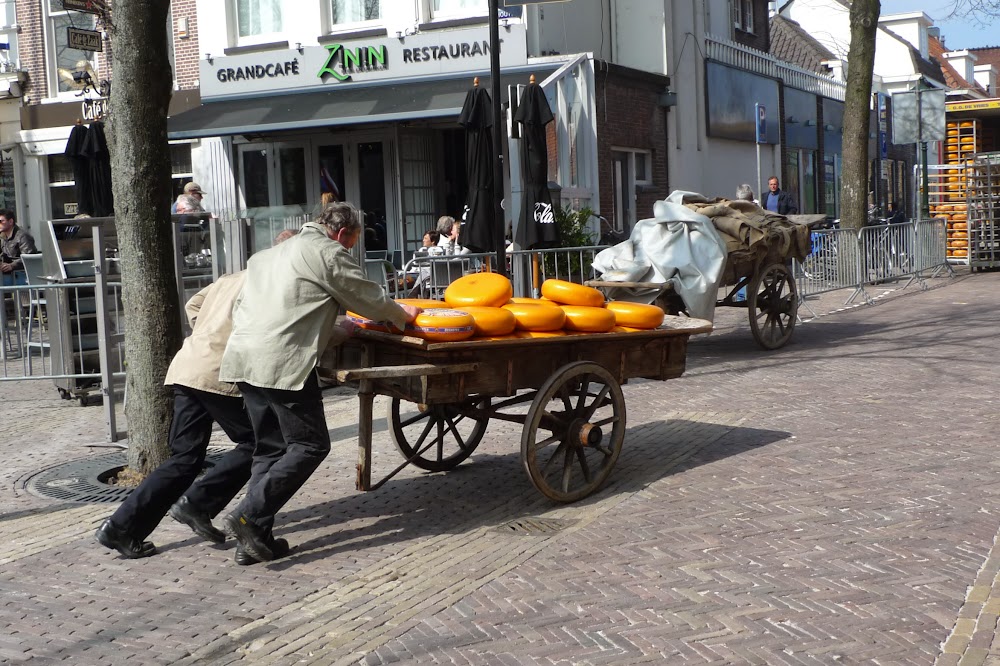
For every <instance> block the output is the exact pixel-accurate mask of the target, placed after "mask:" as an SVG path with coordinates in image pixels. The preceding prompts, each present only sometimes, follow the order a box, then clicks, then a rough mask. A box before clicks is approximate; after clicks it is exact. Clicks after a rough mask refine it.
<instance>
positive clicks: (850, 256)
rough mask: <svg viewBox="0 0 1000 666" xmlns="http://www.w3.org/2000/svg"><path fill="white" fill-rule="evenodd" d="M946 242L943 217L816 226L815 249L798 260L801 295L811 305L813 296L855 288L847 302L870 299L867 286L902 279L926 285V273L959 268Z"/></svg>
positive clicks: (796, 275)
mask: <svg viewBox="0 0 1000 666" xmlns="http://www.w3.org/2000/svg"><path fill="white" fill-rule="evenodd" d="M945 247H946V243H945V224H944V222H943V221H942V220H925V221H912V222H905V223H900V224H888V225H876V226H870V227H864V228H862V229H861V230H859V231H853V230H850V229H828V230H822V231H814V232H812V252H811V253H810V254H809V256H807V257H806V258H805V259H804V260H803V261H802V262H798V261H795V262H793V270H794V274H795V280H796V285H797V287H798V292H799V298H800V300H801V301H803V304H804V305H806V307H808V304H807V303H805V301H806V299H808V298H809V297H811V296H816V295H818V294H822V293H826V292H830V291H838V290H841V289H853V290H854V291H853V292H852V294H851V296H850V297H848V299H847V301H846V303H851V302H853V301H854V300H855V299H856V298H858V297H859V296H861V297H863V298H864V299H865V301H866V302H869V303H870V302H872V300H873V299H872V298H871V296H870V295H869V293H868V290H867V289H866V287H868V286H870V285H875V284H882V283H885V282H895V281H903V280H905V282H904V283H903V286H902V288H903V289H905V288H907V287H909V286H910V284H912V283H913V282H917V283H918V284H919V285H920V286H921V288H924V289H926V288H927V284H926V281H925V277H936V276H937V275H938V274H940V272H941V271H942V270H947V271H948V272H949V274H951V275H953V274H954V271H953V270H952V268H951V267H950V266H949V265H948V263H947V261H946V259H945ZM928 271H930V275H929V276H926V275H925V273H927V272H928Z"/></svg>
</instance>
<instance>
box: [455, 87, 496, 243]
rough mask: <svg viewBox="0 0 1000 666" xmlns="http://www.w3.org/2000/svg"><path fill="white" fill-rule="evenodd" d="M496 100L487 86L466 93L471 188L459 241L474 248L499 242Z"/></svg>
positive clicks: (461, 121)
mask: <svg viewBox="0 0 1000 666" xmlns="http://www.w3.org/2000/svg"><path fill="white" fill-rule="evenodd" d="M492 106H493V103H492V100H491V99H490V95H489V93H488V92H486V90H484V89H483V88H480V87H479V81H478V79H477V80H476V85H475V87H473V88H472V90H470V91H469V94H468V95H466V96H465V104H464V105H463V106H462V115H460V116H459V117H458V123H459V124H460V125H461V126H462V127H464V128H465V169H466V172H467V173H468V174H469V189H468V194H467V195H466V197H465V224H463V225H462V231H461V233H460V235H459V240H458V242H459V243H460V244H461V245H463V246H464V247H467V248H469V249H470V250H472V251H473V252H489V251H491V250H494V249H495V248H494V245H495V244H496V240H495V239H496V237H497V233H496V229H495V228H494V220H493V216H494V211H493V207H494V202H493V196H494V195H493V134H492V131H491V128H492V127H493V115H492V113H493V109H492Z"/></svg>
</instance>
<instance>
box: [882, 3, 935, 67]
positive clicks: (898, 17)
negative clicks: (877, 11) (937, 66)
mask: <svg viewBox="0 0 1000 666" xmlns="http://www.w3.org/2000/svg"><path fill="white" fill-rule="evenodd" d="M878 22H879V25H881V26H883V27H884V28H886V29H887V30H890V31H892V32H893V33H894V34H896V35H897V36H899V37H901V38H903V39H904V40H906V41H907V42H908V43H909V44H910V45H911V46H913V47H914V48H915V49H917V50H918V51H920V55H922V56H923V57H925V58H926V57H928V55H929V51H928V44H927V28H929V27H930V26H931V25H933V23H932V21H931V19H930V17H929V16H927V14H924V13H923V12H908V13H905V14H888V15H886V16H883V17H881V18H880V19H879V21H878Z"/></svg>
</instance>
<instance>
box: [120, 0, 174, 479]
mask: <svg viewBox="0 0 1000 666" xmlns="http://www.w3.org/2000/svg"><path fill="white" fill-rule="evenodd" d="M169 6H170V3H169V0H115V2H114V8H113V12H114V14H113V16H112V24H111V25H110V26H109V29H110V31H111V47H112V48H111V50H112V53H113V54H114V64H113V73H114V80H113V82H112V86H111V113H110V118H109V121H108V128H109V135H110V146H109V149H110V153H111V173H112V191H113V192H114V197H115V221H116V224H117V232H118V245H119V249H120V254H121V271H122V302H123V307H124V313H125V362H126V363H127V371H128V372H127V375H128V380H127V381H128V404H127V406H126V411H125V416H126V418H127V419H128V429H129V449H128V464H129V467H131V468H132V469H134V470H135V471H137V472H139V473H140V474H143V475H145V474H148V473H149V472H150V471H152V470H153V469H154V468H155V467H156V466H157V465H158V464H159V463H161V462H162V461H163V460H165V459H166V458H167V456H168V455H169V448H168V446H167V436H168V431H169V429H170V419H171V417H172V414H173V401H172V399H171V394H170V392H169V391H168V390H167V389H166V388H165V387H164V386H163V378H164V376H165V375H166V372H167V366H168V365H169V364H170V360H171V358H172V357H173V355H174V353H175V352H176V351H177V349H178V347H179V346H180V342H181V334H180V330H181V329H180V308H179V307H178V304H177V286H176V284H177V283H176V277H175V270H174V258H173V242H172V229H171V222H170V149H169V146H168V144H167V107H168V105H169V103H170V95H171V86H172V81H173V76H172V73H171V70H170V63H169V60H168V57H167V53H168V51H167V30H166V27H167V10H168V8H169Z"/></svg>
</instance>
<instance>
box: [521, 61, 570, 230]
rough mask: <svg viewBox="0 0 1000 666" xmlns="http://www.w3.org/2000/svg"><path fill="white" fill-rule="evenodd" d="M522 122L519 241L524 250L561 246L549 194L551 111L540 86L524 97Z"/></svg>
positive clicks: (529, 89) (532, 85)
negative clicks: (548, 137) (546, 135)
mask: <svg viewBox="0 0 1000 666" xmlns="http://www.w3.org/2000/svg"><path fill="white" fill-rule="evenodd" d="M514 120H515V121H517V122H519V123H521V146H520V153H521V170H522V172H523V174H524V191H523V195H522V200H521V224H520V225H519V226H518V229H517V237H516V240H517V242H518V245H520V246H521V247H522V248H523V249H526V250H530V249H537V248H544V247H558V246H559V227H558V226H556V221H555V216H554V215H553V210H552V195H551V194H550V193H549V185H548V182H549V152H548V147H547V146H546V141H545V126H546V125H548V124H549V123H550V122H552V120H553V115H552V110H551V109H550V108H549V103H548V101H547V100H546V99H545V93H544V92H543V91H542V88H541V86H539V85H537V84H536V83H535V76H534V74H532V75H531V82H530V83H529V84H528V86H527V87H526V88H525V89H524V92H523V93H522V94H521V101H520V103H519V105H518V107H517V112H516V113H515V114H514Z"/></svg>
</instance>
